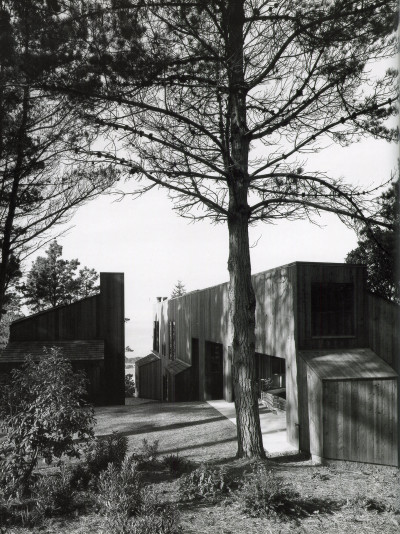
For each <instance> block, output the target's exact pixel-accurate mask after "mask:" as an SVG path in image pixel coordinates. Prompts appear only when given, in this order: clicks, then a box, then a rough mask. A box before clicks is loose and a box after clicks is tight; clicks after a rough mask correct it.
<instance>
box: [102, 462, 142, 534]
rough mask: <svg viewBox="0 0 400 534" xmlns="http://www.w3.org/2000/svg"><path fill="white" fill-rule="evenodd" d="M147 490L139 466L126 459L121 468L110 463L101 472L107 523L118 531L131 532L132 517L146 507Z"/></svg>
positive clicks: (107, 525)
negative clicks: (145, 496) (141, 478)
mask: <svg viewBox="0 0 400 534" xmlns="http://www.w3.org/2000/svg"><path fill="white" fill-rule="evenodd" d="M142 500H143V492H142V485H141V481H140V476H139V473H138V471H137V465H136V463H135V462H134V460H133V458H132V457H130V458H126V459H125V460H124V461H123V462H122V465H121V467H120V468H118V467H117V466H116V465H115V464H109V465H108V467H107V469H106V470H105V471H103V472H102V473H101V474H100V477H99V484H98V503H99V505H100V510H101V512H102V513H103V514H104V515H105V526H106V528H107V530H109V531H110V532H112V533H114V534H125V533H128V532H130V518H131V517H132V516H134V515H137V514H138V513H139V511H140V509H141V507H142Z"/></svg>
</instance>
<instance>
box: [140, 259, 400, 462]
mask: <svg viewBox="0 0 400 534" xmlns="http://www.w3.org/2000/svg"><path fill="white" fill-rule="evenodd" d="M365 279H366V273H365V267H364V266H362V265H350V264H328V263H306V262H296V263H292V264H289V265H285V266H282V267H278V268H276V269H271V270H268V271H265V272H262V273H259V274H256V275H254V276H253V277H252V281H253V287H254V290H255V294H256V301H257V305H256V354H255V358H256V369H257V381H258V387H259V392H260V396H265V398H266V400H267V401H268V402H269V403H270V404H271V405H272V407H274V408H278V409H285V410H286V420H287V439H288V441H289V442H290V443H291V444H292V445H294V446H296V447H298V448H299V450H303V451H307V452H310V453H311V454H312V455H313V457H315V458H326V459H336V460H338V459H339V460H349V461H360V462H371V463H377V464H386V465H398V443H399V440H398V423H397V418H398V394H397V391H398V383H397V381H398V375H397V373H398V370H399V363H398V358H399V348H400V343H399V331H398V325H399V307H398V306H397V305H395V304H393V303H391V302H387V301H385V300H384V299H381V298H379V297H376V296H374V295H371V294H369V293H368V292H367V291H366V286H365ZM158 300H159V302H158V303H157V305H156V311H155V318H154V336H153V351H152V353H151V354H150V355H149V356H147V357H146V358H144V359H142V360H139V361H138V362H137V367H138V379H139V380H138V382H139V396H141V397H149V398H155V399H159V400H163V401H189V400H212V399H222V398H223V399H225V400H227V401H232V400H233V387H232V353H231V347H230V343H231V341H230V340H231V338H232V336H231V324H230V320H229V312H228V284H227V283H226V284H221V285H219V286H215V287H211V288H208V289H204V290H201V291H194V292H191V293H188V294H186V295H184V296H182V297H178V298H175V299H167V300H163V299H158ZM265 384H267V385H268V386H269V389H268V391H267V392H265V391H263V389H265V388H264V385H265Z"/></svg>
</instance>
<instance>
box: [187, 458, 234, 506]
mask: <svg viewBox="0 0 400 534" xmlns="http://www.w3.org/2000/svg"><path fill="white" fill-rule="evenodd" d="M229 489H230V481H229V480H228V477H227V475H226V472H225V471H224V470H223V469H222V468H221V467H210V466H209V465H207V464H202V465H201V466H200V467H198V468H197V469H195V470H194V471H192V472H191V473H189V474H187V475H184V476H183V477H182V478H181V479H180V481H179V494H180V496H181V499H183V500H189V501H190V500H194V499H199V498H215V497H216V496H217V495H220V494H221V493H226V492H228V491H229Z"/></svg>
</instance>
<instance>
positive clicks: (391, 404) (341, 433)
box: [298, 348, 398, 466]
mask: <svg viewBox="0 0 400 534" xmlns="http://www.w3.org/2000/svg"><path fill="white" fill-rule="evenodd" d="M298 380H299V387H298V391H299V440H300V449H302V450H309V451H310V452H311V454H312V456H313V458H315V459H318V460H319V459H322V458H325V459H332V460H350V461H356V462H367V463H369V462H370V463H377V464H384V465H395V466H397V465H398V450H397V447H396V446H395V443H396V441H397V406H398V403H397V373H396V372H395V371H394V370H393V369H392V368H391V367H390V366H389V365H388V364H387V363H386V362H385V361H383V360H382V359H381V358H379V357H378V356H377V355H376V354H375V353H374V352H373V351H372V350H371V349H368V348H364V349H343V350H339V349H335V350H330V351H329V350H313V351H300V352H299V361H298Z"/></svg>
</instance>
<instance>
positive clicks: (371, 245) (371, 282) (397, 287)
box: [346, 180, 400, 304]
mask: <svg viewBox="0 0 400 534" xmlns="http://www.w3.org/2000/svg"><path fill="white" fill-rule="evenodd" d="M379 201H380V205H381V215H382V217H383V218H384V220H385V221H386V222H387V223H388V224H391V225H393V227H392V228H390V229H388V228H381V227H379V226H377V225H372V226H361V228H360V229H359V232H358V236H359V239H358V246H357V247H356V248H355V249H353V250H352V251H351V252H349V253H348V254H347V256H346V262H347V263H364V264H365V265H366V266H367V286H368V288H369V290H370V291H371V292H372V293H376V294H377V295H380V296H381V297H384V298H386V299H389V300H393V301H394V302H397V303H399V304H400V280H399V269H398V263H397V259H398V253H399V229H400V214H399V180H397V181H396V182H394V183H393V184H392V185H391V186H390V188H389V189H388V190H387V191H385V192H384V193H382V195H381V196H380V199H379Z"/></svg>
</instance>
